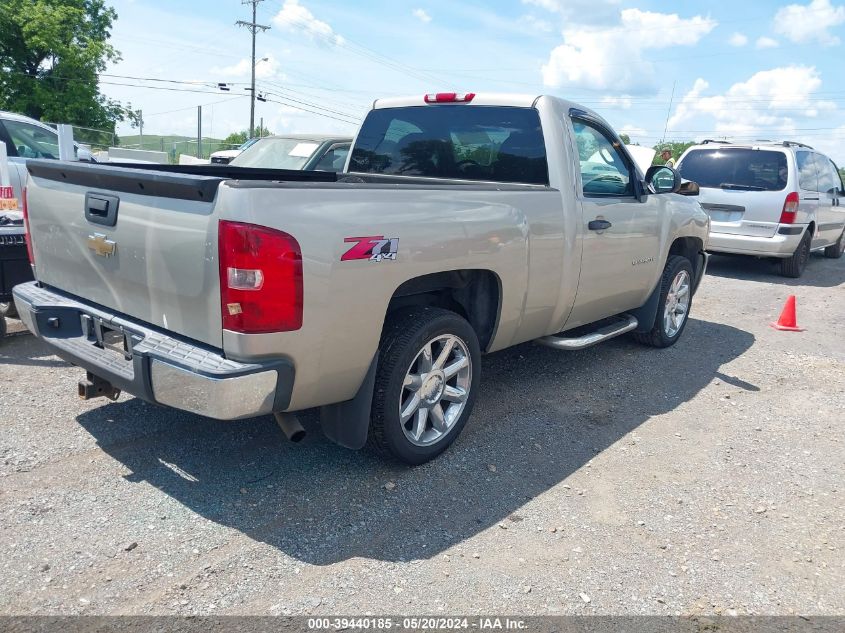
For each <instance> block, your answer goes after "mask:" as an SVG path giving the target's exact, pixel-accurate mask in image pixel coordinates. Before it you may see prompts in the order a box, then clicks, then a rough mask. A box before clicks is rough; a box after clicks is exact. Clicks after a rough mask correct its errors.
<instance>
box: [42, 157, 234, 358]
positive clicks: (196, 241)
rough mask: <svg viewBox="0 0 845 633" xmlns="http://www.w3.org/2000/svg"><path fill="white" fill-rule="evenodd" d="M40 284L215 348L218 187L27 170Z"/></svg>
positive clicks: (93, 169) (206, 180) (148, 174)
mask: <svg viewBox="0 0 845 633" xmlns="http://www.w3.org/2000/svg"><path fill="white" fill-rule="evenodd" d="M28 167H29V171H30V177H29V181H28V185H27V208H28V217H29V230H30V233H31V239H32V244H33V249H34V256H35V265H36V275H37V278H38V280H39V281H41V282H43V283H45V284H47V285H49V286H53V287H55V288H58V289H60V290H63V291H65V292H67V293H70V294H73V295H76V296H78V297H81V298H83V299H85V300H87V301H91V302H93V303H96V304H99V305H101V306H105V307H107V308H110V309H112V310H115V311H117V312H120V313H123V314H125V315H128V316H129V317H132V318H135V319H139V320H141V321H144V322H146V323H150V324H152V325H155V326H159V327H162V328H165V329H167V330H170V331H173V332H177V333H179V334H184V335H186V336H190V337H191V338H192V339H196V340H199V341H202V342H204V343H207V344H209V345H212V346H214V347H218V348H219V347H222V327H221V320H220V282H219V273H218V265H217V261H218V259H217V220H216V218H215V215H214V198H215V195H216V191H217V185H218V184H219V182H220V181H221V180H222V178H214V177H206V176H195V175H174V174H169V173H161V172H153V171H136V170H132V169H121V168H115V167H104V166H88V165H78V164H67V163H64V164H62V163H58V161H50V162H49V163H48V162H46V161H32V162H31V163H30V165H29V166H28Z"/></svg>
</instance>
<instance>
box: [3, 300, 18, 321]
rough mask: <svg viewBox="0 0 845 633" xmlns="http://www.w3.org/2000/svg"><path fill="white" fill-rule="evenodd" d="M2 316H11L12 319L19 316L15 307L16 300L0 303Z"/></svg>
mask: <svg viewBox="0 0 845 633" xmlns="http://www.w3.org/2000/svg"><path fill="white" fill-rule="evenodd" d="M0 317H9V318H10V319H17V318H18V311H17V309H16V308H15V302H14V301H7V302H3V303H0Z"/></svg>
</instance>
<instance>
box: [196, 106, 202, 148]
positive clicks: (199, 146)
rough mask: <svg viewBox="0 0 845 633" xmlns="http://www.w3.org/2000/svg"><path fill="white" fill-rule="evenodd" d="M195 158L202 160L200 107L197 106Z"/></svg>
mask: <svg viewBox="0 0 845 633" xmlns="http://www.w3.org/2000/svg"><path fill="white" fill-rule="evenodd" d="M197 158H202V106H201V105H200V106H197Z"/></svg>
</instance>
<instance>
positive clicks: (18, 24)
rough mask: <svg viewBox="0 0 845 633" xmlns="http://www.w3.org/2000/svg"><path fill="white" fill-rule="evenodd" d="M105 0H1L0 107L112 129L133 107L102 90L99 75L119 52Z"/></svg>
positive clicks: (111, 13) (112, 17)
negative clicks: (110, 37) (125, 105)
mask: <svg viewBox="0 0 845 633" xmlns="http://www.w3.org/2000/svg"><path fill="white" fill-rule="evenodd" d="M115 18H117V14H116V13H115V11H114V9H112V8H111V7H106V5H105V0H0V109H4V110H11V111H13V112H19V113H22V114H25V115H27V116H31V117H33V118H35V119H40V120H43V121H51V122H54V123H71V124H74V125H78V126H84V127H89V128H97V129H101V130H108V131H109V132H113V131H114V127H115V124H116V122H117V121H123V120H127V119H128V120H130V121H133V122H134V121H135V120H136V117H135V114H134V113H133V112H132V111H131V106H129V107H127V108H124V107H123V106H122V105H121V104H120V103H118V102H117V101H113V100H111V99H108V98H107V97H105V96H104V95H102V94H100V90H99V80H98V73H100V72H103V71H104V70H105V69H106V65H107V64H108V63H109V62H115V61H118V60H119V59H120V53H119V52H118V51H116V50H115V49H114V48H113V47H112V46H111V44H109V43H108V39H109V35H110V29H111V26H112V23H113V22H114V20H115Z"/></svg>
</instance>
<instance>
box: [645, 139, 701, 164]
mask: <svg viewBox="0 0 845 633" xmlns="http://www.w3.org/2000/svg"><path fill="white" fill-rule="evenodd" d="M693 145H696V142H695V141H671V142H670V141H667V142H665V143H658V144H657V145H655V146H654V147H653V148H652V149H654V150H655V151H656V152H657V153H656V154H655V155H654V160H653V161H652V164H653V165H663V164H665V163H666V161H665V160H664V159H663V158H662V157H661V156H660V152H662V151H663V150H664V149H667V148H668V149H669V151H670V152H672V158H674V159H675V161H677V160H678V159H679V158H680V157H681V154H683V153H684V152H685V151H687V148H688V147H692V146H693Z"/></svg>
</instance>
